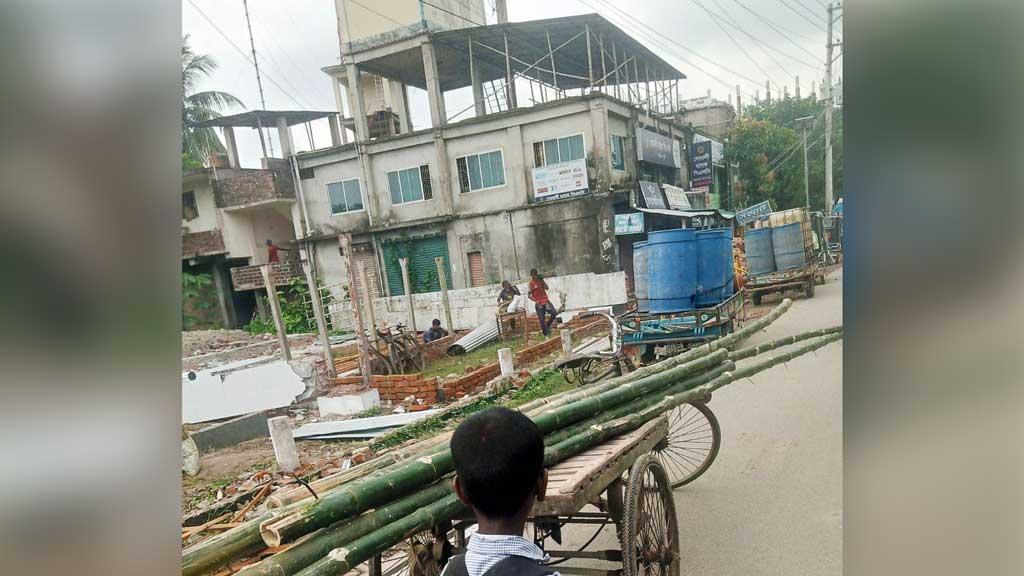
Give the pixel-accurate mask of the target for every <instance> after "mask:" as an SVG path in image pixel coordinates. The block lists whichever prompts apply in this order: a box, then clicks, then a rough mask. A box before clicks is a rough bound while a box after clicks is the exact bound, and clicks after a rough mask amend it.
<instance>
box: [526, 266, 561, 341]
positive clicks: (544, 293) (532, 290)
mask: <svg viewBox="0 0 1024 576" xmlns="http://www.w3.org/2000/svg"><path fill="white" fill-rule="evenodd" d="M527 297H528V298H529V299H530V300H533V302H534V305H535V307H536V309H537V318H539V319H540V331H541V332H543V333H544V335H545V336H548V335H550V334H551V325H552V324H554V323H555V316H556V315H557V314H558V311H557V310H555V306H554V304H552V303H551V300H550V299H549V298H548V283H547V282H545V281H544V277H543V276H541V275H540V274H539V273H538V272H537V269H536V268H532V269H530V285H529V290H528V293H527ZM545 315H550V316H549V318H548V320H547V322H545V321H544V316H545Z"/></svg>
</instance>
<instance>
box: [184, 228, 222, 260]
mask: <svg viewBox="0 0 1024 576" xmlns="http://www.w3.org/2000/svg"><path fill="white" fill-rule="evenodd" d="M225 252H227V250H226V249H225V248H224V236H223V235H222V234H221V233H220V230H206V231H203V232H189V233H188V234H182V235H181V258H182V260H187V259H189V258H195V257H196V256H210V255H213V254H223V253H225Z"/></svg>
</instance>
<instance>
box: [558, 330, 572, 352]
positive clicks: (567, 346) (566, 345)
mask: <svg viewBox="0 0 1024 576" xmlns="http://www.w3.org/2000/svg"><path fill="white" fill-rule="evenodd" d="M560 334H561V336H562V355H563V356H571V355H572V330H562V331H561V332H560Z"/></svg>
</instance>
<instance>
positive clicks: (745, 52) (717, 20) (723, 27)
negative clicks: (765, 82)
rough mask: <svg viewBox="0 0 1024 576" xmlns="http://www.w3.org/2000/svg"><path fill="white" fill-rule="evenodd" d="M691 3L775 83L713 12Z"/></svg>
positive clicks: (697, 0)
mask: <svg viewBox="0 0 1024 576" xmlns="http://www.w3.org/2000/svg"><path fill="white" fill-rule="evenodd" d="M692 1H693V3H694V4H696V5H697V6H699V7H700V8H701V10H704V12H706V13H707V15H708V16H709V17H710V18H711V20H713V21H714V23H715V25H716V26H718V29H719V30H721V31H722V33H723V34H725V35H726V37H728V38H729V40H730V41H731V42H732V43H733V45H734V46H736V47H737V48H739V50H740V52H742V53H743V55H744V56H746V57H747V60H750V61H751V62H752V63H753V64H754V66H756V67H757V69H758V70H760V71H761V73H762V74H764V75H765V78H768V79H769V80H771V81H773V82H774V81H775V80H774V79H773V78H772V77H771V74H769V73H768V71H767V70H765V69H764V67H763V66H761V64H760V62H758V61H757V60H755V59H754V57H753V56H751V55H750V53H749V52H747V49H746V48H744V47H743V46H742V45H741V44H740V43H739V42H737V41H736V38H734V37H733V35H732V34H730V33H729V31H728V30H726V29H725V26H722V23H721V22H719V20H720V18H719V16H717V15H715V13H714V12H712V11H711V10H709V9H708V8H707V6H704V4H702V3H701V2H700V0H692ZM776 85H777V86H778V85H779V83H778V82H776Z"/></svg>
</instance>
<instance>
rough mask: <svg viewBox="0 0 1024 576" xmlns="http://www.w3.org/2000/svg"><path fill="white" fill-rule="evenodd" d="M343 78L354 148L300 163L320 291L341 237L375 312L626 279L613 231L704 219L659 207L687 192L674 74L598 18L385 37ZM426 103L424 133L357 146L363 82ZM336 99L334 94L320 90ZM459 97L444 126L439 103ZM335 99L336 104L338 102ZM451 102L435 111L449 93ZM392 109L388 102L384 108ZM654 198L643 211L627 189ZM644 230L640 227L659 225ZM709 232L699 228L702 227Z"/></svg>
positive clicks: (338, 278) (623, 245)
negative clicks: (479, 291) (499, 286)
mask: <svg viewBox="0 0 1024 576" xmlns="http://www.w3.org/2000/svg"><path fill="white" fill-rule="evenodd" d="M349 48H350V49H349V51H347V52H345V53H344V54H343V59H342V64H341V65H340V66H335V67H331V68H328V69H326V71H327V72H328V74H329V75H331V76H332V79H338V78H344V79H345V80H346V83H345V86H344V88H346V89H345V90H344V93H345V96H346V97H347V100H348V101H347V106H339V109H346V108H347V109H348V110H350V111H351V116H350V117H348V118H345V119H344V120H343V121H342V123H343V125H346V126H352V127H353V129H354V135H355V137H354V142H348V143H345V144H342V145H339V146H334V147H331V148H328V149H323V150H317V151H313V152H307V153H301V154H299V155H298V156H297V160H298V164H299V168H300V173H301V174H302V179H301V180H300V183H299V184H300V189H302V190H303V191H304V198H305V202H306V205H307V208H306V210H307V216H308V218H309V226H310V228H311V234H310V235H309V236H307V238H306V239H307V240H308V241H310V242H312V243H314V244H315V246H316V250H315V254H316V256H315V267H316V269H317V275H318V276H319V277H320V278H321V279H322V280H323V281H324V282H325V283H326V284H328V285H334V284H341V283H344V282H346V281H347V278H346V277H345V272H344V269H345V267H344V264H343V259H342V255H341V253H340V251H339V243H338V238H337V236H338V234H341V233H351V234H352V235H353V242H354V246H353V256H354V257H355V259H356V261H357V262H362V263H363V265H364V267H365V269H366V271H367V275H368V276H369V277H370V285H369V286H368V287H369V289H370V291H371V292H372V293H373V294H374V295H398V294H401V293H402V282H401V270H400V267H399V264H398V259H399V258H402V257H407V258H409V261H410V269H411V272H412V273H411V279H410V283H411V284H412V286H413V291H414V292H427V291H433V290H437V289H439V284H438V278H437V274H436V273H435V272H434V258H435V257H436V256H443V257H445V260H446V262H447V264H448V267H449V271H450V274H449V277H450V278H451V284H452V286H453V287H456V288H461V287H472V286H479V285H485V284H491V283H495V282H498V281H500V280H501V279H511V280H516V279H522V278H525V277H526V276H527V275H528V273H529V270H530V269H531V268H537V269H538V270H540V271H541V272H543V273H544V274H546V275H549V276H551V275H566V274H576V273H583V272H596V273H601V272H611V271H617V270H620V269H628V268H625V266H624V265H628V263H629V262H631V257H630V254H628V253H627V254H622V252H623V251H624V250H625V251H627V252H631V245H632V241H634V240H635V238H633V239H630V238H628V237H624V236H623V237H617V236H616V231H615V228H614V222H615V215H616V214H625V213H631V212H636V211H637V210H660V211H662V212H664V214H659V215H660V216H670V217H671V218H670V219H669V223H668V224H665V225H666V226H674V227H679V226H681V225H687V224H688V222H687V220H686V218H690V217H693V216H701V215H704V216H712V217H713V216H715V214H716V211H713V210H711V211H704V212H703V213H702V212H700V211H698V212H685V211H682V210H679V208H684V209H685V208H687V207H689V204H686V203H685V202H683V204H685V206H678V205H670V204H671V202H670V200H668V199H667V197H666V196H665V195H664V192H663V189H664V186H665V185H667V186H669V187H672V188H673V189H674V190H680V191H683V193H684V194H685V192H686V189H687V188H688V172H687V166H686V163H685V151H686V150H687V146H688V144H689V143H690V142H691V141H692V133H691V132H689V131H687V130H684V129H683V127H682V126H681V125H680V124H678V123H677V122H675V121H673V119H672V111H673V110H676V109H678V94H679V86H678V82H679V80H681V79H683V78H685V75H684V74H683V73H682V72H680V71H678V70H676V69H675V68H674V67H673V66H671V65H670V64H669V63H667V62H665V61H664V60H662V59H661V58H660V57H659V56H657V55H656V54H654V53H653V52H651V51H650V50H648V49H647V48H646V47H644V46H643V45H642V44H641V43H639V42H637V41H636V40H635V39H633V38H632V37H630V36H629V35H627V34H626V33H625V32H623V31H622V30H620V29H619V28H617V27H616V26H614V25H613V24H611V23H610V22H609V21H607V20H605V19H604V18H602V17H600V16H598V15H596V14H591V15H584V16H574V17H570V18H554V19H547V20H537V21H530V22H521V23H512V24H498V25H491V26H480V27H471V28H463V29H459V30H447V31H440V32H434V31H422V32H415V33H406V34H400V35H399V34H396V35H394V36H385V37H383V38H381V39H379V40H378V41H377V42H372V43H364V44H362V45H360V46H358V47H356V46H350V47H349ZM366 73H372V74H373V75H376V76H379V77H383V78H385V79H387V80H388V81H389V82H391V85H392V86H397V87H398V89H400V91H402V92H405V91H406V90H408V89H409V87H415V88H419V89H423V90H425V91H426V94H427V99H428V101H429V110H430V124H431V126H430V128H429V129H422V130H415V131H408V130H405V129H404V128H403V127H404V126H409V125H411V123H410V122H409V118H408V109H407V108H406V111H405V112H404V113H403V117H400V118H399V122H398V126H399V130H395V131H393V132H388V133H386V134H385V133H381V132H380V131H377V130H373V129H371V126H370V125H369V119H368V115H367V114H365V113H363V112H364V111H365V110H366V109H367V105H366V97H365V95H366V90H365V89H364V86H363V82H364V79H365V78H366V77H367V76H366ZM334 84H335V86H338V84H337V82H336V81H335V82H334ZM466 89H468V91H470V92H471V94H472V100H471V104H470V105H469V106H467V107H464V108H463V109H461V110H449V109H448V103H449V102H448V100H449V99H446V97H445V96H446V93H451V92H454V91H458V90H463V91H465V90H466ZM341 92H342V90H340V89H339V90H338V94H339V97H341ZM449 96H450V94H449ZM398 101H405V97H404V95H403V94H397V93H396V94H394V96H393V98H392V102H398ZM640 181H644V182H649V183H652V184H653V185H654V189H656V190H658V192H656V193H653V195H652V194H647V195H645V194H642V193H641V192H640V187H639V184H638V183H639V182H640ZM657 220H658V219H657V218H652V221H657ZM708 222H709V223H710V222H711V219H710V218H709V219H708Z"/></svg>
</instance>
